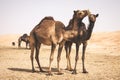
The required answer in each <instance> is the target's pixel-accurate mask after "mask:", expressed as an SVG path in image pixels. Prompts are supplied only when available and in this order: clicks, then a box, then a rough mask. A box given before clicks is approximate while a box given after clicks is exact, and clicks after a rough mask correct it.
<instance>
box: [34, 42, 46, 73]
mask: <svg viewBox="0 0 120 80" xmlns="http://www.w3.org/2000/svg"><path fill="white" fill-rule="evenodd" d="M40 46H41V44H40V43H38V44H36V55H35V59H36V61H37V64H38V66H39V69H40V71H41V72H44V71H43V70H42V68H41V65H40V62H39V50H40Z"/></svg>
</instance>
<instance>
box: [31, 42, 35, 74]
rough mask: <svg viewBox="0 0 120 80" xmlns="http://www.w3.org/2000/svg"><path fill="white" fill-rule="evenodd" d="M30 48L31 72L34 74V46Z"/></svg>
mask: <svg viewBox="0 0 120 80" xmlns="http://www.w3.org/2000/svg"><path fill="white" fill-rule="evenodd" d="M30 47H31V55H30V59H31V64H32V72H35V69H34V64H33V56H34V44H31V45H30Z"/></svg>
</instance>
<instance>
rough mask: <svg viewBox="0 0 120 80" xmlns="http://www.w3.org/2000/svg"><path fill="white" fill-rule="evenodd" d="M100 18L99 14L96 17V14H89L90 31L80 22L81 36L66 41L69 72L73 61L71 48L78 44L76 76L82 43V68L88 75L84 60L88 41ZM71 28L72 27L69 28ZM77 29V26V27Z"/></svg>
mask: <svg viewBox="0 0 120 80" xmlns="http://www.w3.org/2000/svg"><path fill="white" fill-rule="evenodd" d="M97 17H98V14H96V15H94V14H89V15H88V18H89V25H88V29H86V27H85V24H84V23H83V22H82V21H80V22H81V23H80V24H81V25H80V26H79V27H78V28H77V29H78V30H79V35H78V36H77V37H74V38H71V40H70V41H66V43H65V50H66V58H67V69H68V70H72V68H71V61H70V53H71V46H72V43H75V44H76V57H75V67H74V70H73V74H76V73H77V72H76V66H77V61H78V59H79V55H78V52H79V46H80V45H81V43H82V44H83V49H82V50H83V51H82V67H83V73H87V71H86V69H85V65H84V59H85V50H86V47H87V41H88V40H89V39H90V37H91V34H92V30H93V27H94V24H95V21H96V18H97ZM68 27H71V26H68ZM76 27H77V26H76Z"/></svg>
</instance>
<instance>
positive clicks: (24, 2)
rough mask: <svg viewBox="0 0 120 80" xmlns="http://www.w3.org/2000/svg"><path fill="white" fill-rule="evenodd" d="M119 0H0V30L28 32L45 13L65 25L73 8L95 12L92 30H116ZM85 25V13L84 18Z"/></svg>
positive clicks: (119, 28) (9, 32) (0, 31)
mask: <svg viewBox="0 0 120 80" xmlns="http://www.w3.org/2000/svg"><path fill="white" fill-rule="evenodd" d="M119 8H120V0H0V28H1V29H0V34H14V33H15V34H23V33H29V32H30V31H31V30H32V29H33V28H34V26H35V25H37V24H38V23H39V22H40V20H41V19H42V18H44V17H45V16H53V17H54V19H55V20H60V21H62V22H63V23H64V24H65V25H68V22H69V20H70V19H71V18H72V15H73V11H74V10H78V9H79V10H83V9H89V10H90V11H91V13H93V14H97V13H99V17H98V18H97V21H96V24H95V27H94V31H95V32H96V31H118V30H120V9H119ZM84 22H85V24H86V26H87V25H88V19H87V17H86V18H85V19H84Z"/></svg>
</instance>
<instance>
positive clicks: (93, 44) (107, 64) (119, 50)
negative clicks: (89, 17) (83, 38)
mask: <svg viewBox="0 0 120 80" xmlns="http://www.w3.org/2000/svg"><path fill="white" fill-rule="evenodd" d="M19 36H20V35H15V34H14V35H13V34H12V35H10V34H9V35H0V80H120V31H115V32H99V33H94V34H93V35H92V38H91V39H90V40H89V42H88V46H87V50H86V59H85V66H86V69H87V71H88V72H89V73H87V74H83V73H82V64H81V62H82V61H81V47H80V54H79V56H80V58H79V61H78V65H77V72H78V74H76V75H73V74H71V72H70V71H67V70H65V68H66V55H65V50H64V49H63V51H62V55H61V61H60V67H61V70H62V72H63V73H64V74H63V75H57V74H56V73H57V64H56V63H57V60H56V58H57V49H56V51H55V55H54V60H53V62H52V73H53V76H47V75H46V74H47V73H41V72H39V69H38V65H37V63H36V61H35V60H34V64H35V69H36V72H35V73H32V72H31V61H30V50H28V49H25V45H24V43H22V44H23V45H22V48H20V49H18V48H17V39H18V37H19ZM13 41H14V42H15V43H16V45H15V46H12V42H13ZM40 51H41V53H40V55H39V59H40V63H41V65H42V68H43V69H44V70H46V71H47V70H48V65H49V56H50V46H45V45H42V48H41V50H40ZM71 62H72V67H74V62H75V46H74V45H73V47H72V53H71Z"/></svg>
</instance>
